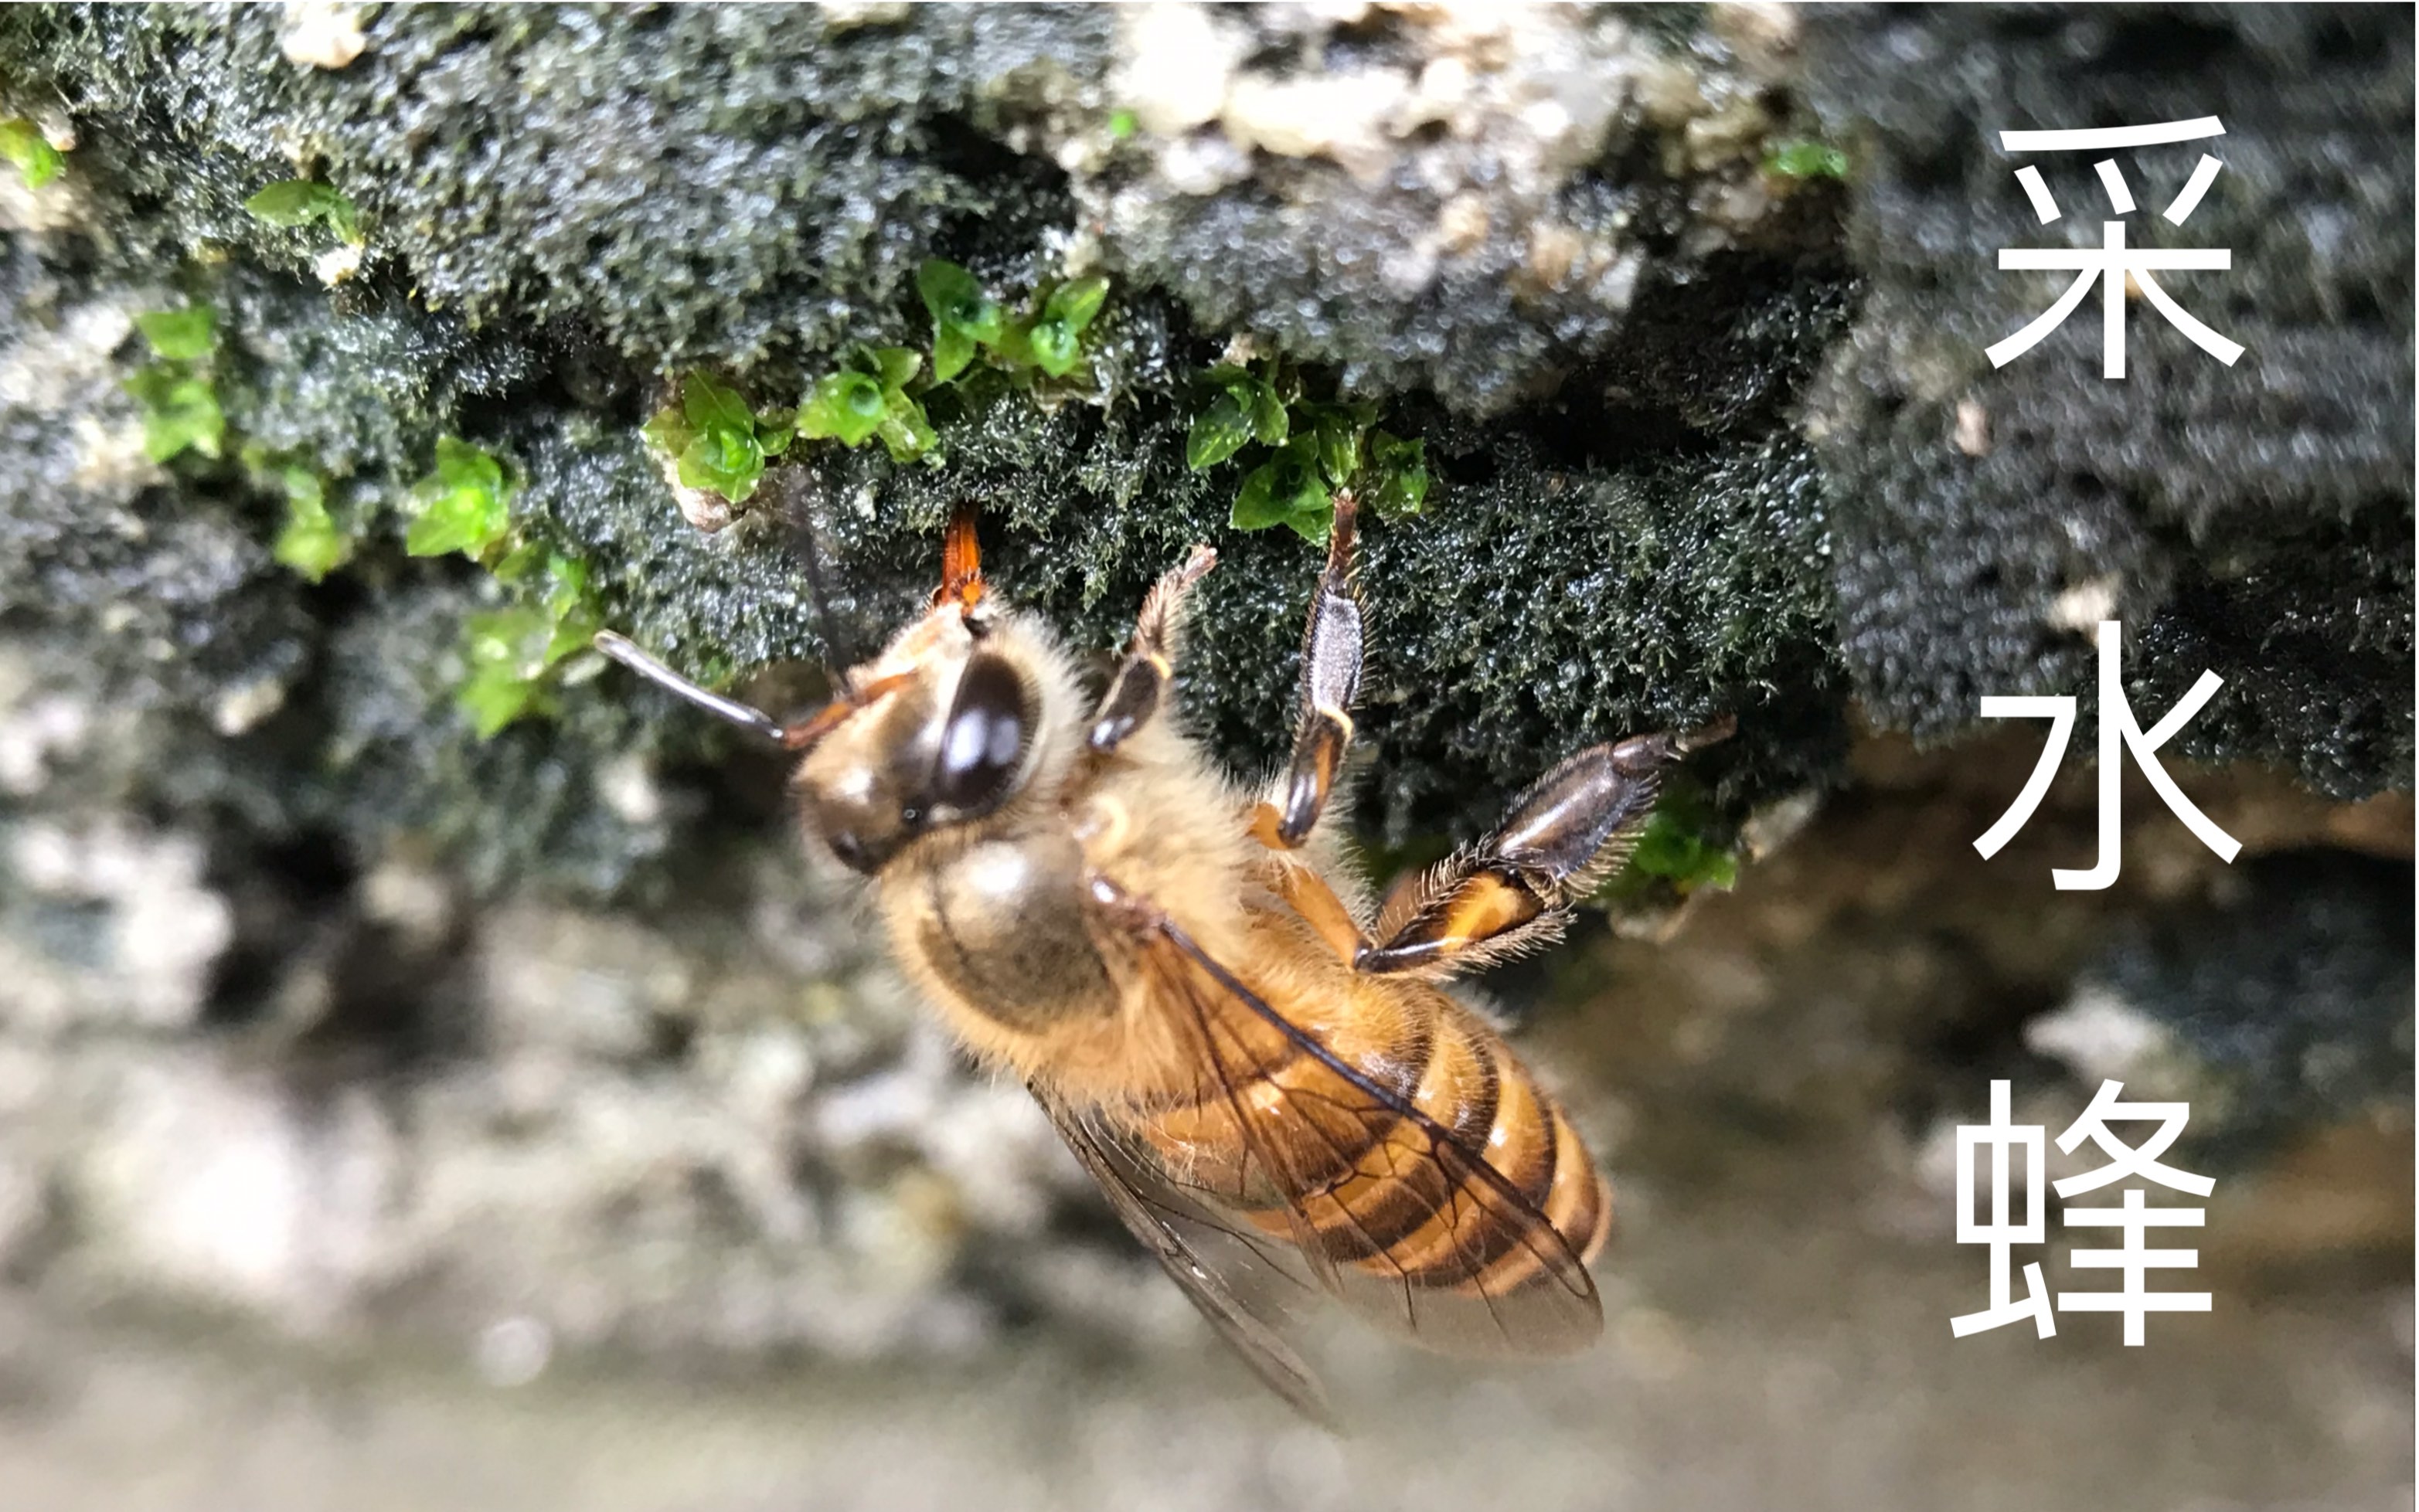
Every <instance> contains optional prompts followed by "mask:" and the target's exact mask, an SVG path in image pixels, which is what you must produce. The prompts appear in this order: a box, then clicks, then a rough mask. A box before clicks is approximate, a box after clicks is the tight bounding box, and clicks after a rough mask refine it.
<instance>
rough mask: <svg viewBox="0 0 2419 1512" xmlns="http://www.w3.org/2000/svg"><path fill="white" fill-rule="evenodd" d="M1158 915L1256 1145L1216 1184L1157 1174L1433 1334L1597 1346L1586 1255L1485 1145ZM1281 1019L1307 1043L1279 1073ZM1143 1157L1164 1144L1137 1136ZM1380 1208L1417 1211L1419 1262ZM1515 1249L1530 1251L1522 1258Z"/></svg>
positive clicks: (1228, 1222) (1151, 961) (1340, 1285)
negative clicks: (1269, 1067) (1270, 1037)
mask: <svg viewBox="0 0 2419 1512" xmlns="http://www.w3.org/2000/svg"><path fill="white" fill-rule="evenodd" d="M1151 927H1152V929H1153V932H1154V938H1152V939H1149V940H1148V942H1147V943H1146V944H1145V946H1144V949H1143V951H1142V961H1143V964H1144V967H1145V969H1146V970H1149V971H1150V972H1152V973H1153V975H1154V977H1155V978H1156V979H1157V981H1156V984H1155V985H1157V986H1158V987H1159V988H1160V989H1161V990H1162V991H1163V992H1164V993H1166V994H1167V995H1168V997H1167V1000H1168V1001H1169V1002H1170V1003H1171V1004H1172V1005H1181V1008H1182V1010H1183V1011H1186V1012H1188V1013H1189V1014H1190V1015H1191V1016H1192V1019H1193V1023H1194V1029H1195V1031H1196V1032H1197V1036H1198V1039H1197V1044H1198V1047H1199V1049H1200V1052H1201V1059H1202V1061H1203V1062H1204V1064H1203V1066H1202V1072H1203V1075H1204V1076H1205V1077H1206V1078H1208V1081H1209V1083H1210V1087H1209V1090H1210V1092H1212V1093H1213V1094H1214V1095H1216V1096H1218V1097H1219V1098H1221V1099H1222V1100H1223V1101H1224V1103H1225V1107H1226V1109H1227V1112H1228V1116H1229V1117H1230V1118H1231V1119H1232V1121H1233V1123H1234V1124H1235V1126H1236V1127H1237V1129H1238V1130H1240V1136H1241V1141H1242V1144H1243V1148H1244V1150H1245V1152H1246V1160H1245V1164H1244V1168H1243V1169H1242V1170H1241V1172H1240V1174H1239V1175H1233V1176H1231V1177H1230V1178H1229V1179H1222V1180H1220V1181H1219V1182H1217V1183H1216V1184H1214V1186H1213V1185H1208V1184H1201V1183H1199V1182H1194V1181H1187V1180H1183V1179H1180V1178H1179V1177H1178V1176H1176V1175H1174V1174H1173V1173H1170V1172H1168V1171H1167V1170H1166V1169H1165V1168H1164V1166H1163V1165H1156V1166H1155V1168H1156V1169H1157V1170H1158V1176H1157V1182H1158V1184H1162V1185H1163V1186H1166V1187H1168V1188H1170V1189H1172V1190H1173V1191H1175V1192H1176V1193H1177V1194H1178V1195H1179V1197H1180V1198H1181V1199H1184V1200H1186V1201H1188V1202H1189V1203H1190V1204H1191V1205H1192V1206H1193V1207H1194V1208H1195V1209H1197V1210H1200V1211H1203V1212H1206V1213H1208V1214H1211V1215H1213V1217H1214V1218H1215V1220H1216V1222H1217V1227H1218V1228H1219V1229H1221V1230H1222V1231H1224V1232H1225V1233H1227V1234H1230V1235H1237V1236H1239V1237H1240V1235H1242V1234H1246V1233H1256V1234H1257V1236H1258V1243H1257V1245H1256V1248H1257V1249H1259V1250H1266V1249H1267V1248H1268V1247H1269V1246H1270V1245H1271V1238H1272V1236H1271V1232H1270V1230H1271V1228H1276V1229H1281V1230H1282V1234H1281V1242H1283V1243H1286V1244H1287V1245H1289V1246H1290V1247H1291V1248H1292V1249H1293V1250H1296V1251H1298V1252H1299V1253H1300V1256H1301V1258H1302V1260H1303V1261H1304V1262H1306V1264H1307V1267H1308V1270H1309V1272H1310V1274H1311V1275H1313V1276H1314V1277H1315V1278H1316V1279H1317V1282H1318V1284H1319V1285H1320V1286H1321V1287H1323V1288H1324V1289H1325V1290H1327V1291H1331V1292H1333V1293H1334V1294H1335V1295H1336V1296H1337V1297H1338V1298H1340V1299H1341V1300H1342V1301H1343V1302H1344V1303H1345V1305H1346V1306H1348V1307H1350V1308H1351V1309H1352V1310H1353V1311H1355V1312H1358V1313H1360V1314H1361V1315H1363V1316H1364V1317H1365V1318H1367V1319H1369V1320H1371V1321H1374V1322H1377V1323H1379V1325H1381V1326H1383V1327H1386V1328H1388V1329H1390V1330H1393V1331H1394V1332H1396V1333H1400V1334H1404V1335H1408V1336H1410V1337H1411V1338H1413V1339H1414V1340H1415V1341H1417V1342H1418V1343H1420V1344H1422V1345H1425V1346H1426V1347H1427V1348H1430V1349H1435V1350H1440V1351H1442V1352H1447V1353H1452V1354H1464V1355H1537V1354H1563V1353H1568V1352H1572V1351H1574V1350H1578V1349H1581V1348H1584V1347H1585V1346H1586V1345H1588V1344H1590V1343H1592V1342H1594V1340H1595V1337H1596V1336H1597V1335H1598V1334H1599V1333H1601V1332H1602V1330H1603V1326H1604V1316H1603V1309H1602V1306H1601V1304H1600V1303H1599V1301H1598V1299H1597V1296H1596V1290H1595V1281H1594V1279H1593V1278H1592V1277H1590V1276H1589V1275H1588V1271H1587V1264H1586V1262H1585V1261H1584V1260H1581V1259H1580V1258H1579V1255H1578V1254H1577V1253H1576V1252H1574V1251H1573V1250H1572V1248H1571V1246H1570V1245H1569V1243H1568V1242H1567V1241H1565V1240H1564V1238H1563V1236H1562V1234H1561V1233H1560V1232H1558V1231H1557V1230H1556V1229H1555V1228H1554V1225H1553V1223H1552V1221H1551V1220H1550V1219H1548V1217H1547V1216H1546V1214H1544V1213H1542V1212H1540V1211H1539V1210H1538V1207H1537V1204H1536V1203H1535V1202H1534V1201H1533V1200H1531V1199H1530V1198H1529V1197H1528V1196H1526V1195H1525V1194H1523V1193H1522V1192H1521V1191H1520V1190H1519V1189H1518V1187H1516V1186H1515V1185H1514V1184H1513V1183H1512V1182H1511V1181H1510V1180H1509V1179H1507V1178H1506V1177H1505V1176H1504V1174H1503V1173H1502V1171H1501V1170H1499V1169H1497V1168H1495V1167H1494V1166H1493V1165H1491V1164H1489V1163H1488V1161H1487V1155H1486V1153H1485V1151H1484V1150H1483V1149H1482V1148H1480V1146H1479V1145H1478V1144H1477V1143H1476V1142H1474V1141H1472V1140H1471V1139H1470V1138H1467V1137H1465V1136H1464V1135H1462V1134H1459V1133H1457V1132H1456V1131H1455V1130H1453V1129H1451V1128H1448V1127H1446V1126H1445V1125H1444V1124H1442V1123H1440V1122H1438V1120H1436V1119H1435V1118H1433V1117H1431V1116H1430V1115H1429V1114H1427V1113H1426V1112H1425V1111H1424V1110H1423V1109H1422V1108H1420V1107H1418V1106H1417V1105H1416V1104H1415V1103H1414V1102H1413V1100H1412V1098H1411V1097H1410V1095H1408V1094H1407V1093H1406V1092H1403V1091H1398V1090H1396V1089H1395V1088H1394V1087H1390V1086H1388V1085H1386V1084H1385V1083H1384V1082H1383V1081H1381V1080H1379V1078H1378V1077H1374V1076H1372V1075H1371V1074H1370V1073H1369V1072H1367V1071H1365V1070H1364V1069H1363V1068H1361V1067H1359V1066H1356V1065H1354V1064H1352V1063H1351V1062H1350V1061H1347V1060H1345V1059H1344V1058H1343V1057H1341V1056H1339V1055H1337V1054H1336V1053H1335V1052H1334V1051H1333V1050H1332V1049H1330V1048H1329V1047H1328V1046H1327V1045H1326V1044H1325V1043H1324V1042H1323V1041H1322V1040H1321V1039H1320V1038H1319V1037H1318V1036H1317V1034H1315V1033H1313V1032H1311V1031H1308V1030H1305V1029H1303V1028H1302V1027H1301V1026H1299V1025H1296V1024H1294V1023H1292V1022H1291V1021H1289V1020H1288V1019H1287V1018H1286V1016H1284V1015H1283V1014H1281V1013H1279V1012H1278V1011H1277V1010H1276V1009H1274V1008H1273V1007H1271V1006H1270V1004H1269V1003H1268V1002H1267V1000H1264V999H1263V998H1261V997H1260V996H1259V995H1258V994H1257V993H1256V992H1254V991H1253V990H1252V989H1251V987H1250V986H1249V985H1246V984H1245V983H1243V982H1242V981H1240V979H1238V978H1237V977H1236V976H1235V974H1234V973H1233V972H1232V971H1230V970H1227V969H1226V968H1225V966H1224V965H1222V964H1221V963H1219V962H1218V961H1217V960H1216V959H1214V958H1213V957H1211V956H1210V955H1209V954H1208V953H1206V952H1204V951H1203V950H1202V949H1201V948H1200V947H1199V946H1198V945H1197V944H1195V943H1194V941H1193V939H1191V937H1189V936H1188V935H1186V934H1185V933H1184V932H1183V931H1182V929H1180V928H1179V926H1177V925H1176V924H1174V923H1173V922H1172V921H1168V920H1166V919H1164V918H1158V919H1154V920H1153V921H1152V922H1151ZM1262 1026H1265V1027H1262ZM1270 1029H1273V1030H1274V1031H1277V1033H1278V1034H1280V1035H1282V1036H1283V1037H1284V1039H1285V1040H1287V1041H1288V1042H1290V1045H1291V1046H1292V1048H1293V1050H1294V1051H1296V1052H1297V1053H1296V1055H1295V1056H1294V1058H1293V1060H1292V1061H1291V1063H1290V1064H1288V1065H1287V1067H1286V1069H1285V1071H1284V1074H1283V1076H1282V1077H1281V1078H1280V1077H1271V1076H1268V1075H1264V1074H1262V1073H1261V1072H1260V1071H1259V1070H1257V1069H1256V1068H1257V1067H1259V1066H1261V1065H1262V1064H1263V1063H1264V1061H1265V1051H1262V1052H1260V1053H1257V1054H1256V1053H1255V1048H1254V1046H1255V1045H1256V1043H1258V1044H1264V1043H1265V1042H1266V1040H1267V1031H1268V1030H1270ZM1482 1138H1483V1136H1482ZM1132 1159H1133V1160H1135V1161H1149V1160H1151V1159H1152V1155H1151V1153H1150V1152H1149V1151H1148V1149H1147V1148H1145V1147H1141V1146H1139V1145H1137V1146H1136V1148H1135V1149H1134V1151H1133V1153H1132ZM1380 1194H1382V1198H1381V1196H1380ZM1272 1207H1273V1208H1274V1209H1276V1210H1277V1211H1276V1212H1274V1213H1272V1212H1271V1208H1272ZM1380 1208H1383V1209H1386V1210H1391V1214H1408V1215H1409V1216H1410V1217H1411V1218H1413V1219H1416V1220H1418V1221H1417V1222H1416V1226H1415V1229H1414V1232H1413V1233H1412V1235H1411V1236H1410V1237H1411V1238H1412V1239H1413V1240H1414V1241H1415V1245H1414V1247H1413V1250H1412V1255H1411V1258H1412V1259H1413V1260H1414V1263H1410V1264H1406V1263H1404V1255H1405V1235H1404V1234H1403V1233H1401V1232H1400V1231H1398V1230H1399V1229H1401V1228H1402V1227H1403V1225H1402V1223H1401V1222H1400V1221H1399V1220H1398V1221H1396V1222H1394V1224H1393V1225H1392V1228H1391V1229H1389V1231H1383V1232H1381V1231H1379V1227H1380V1226H1382V1216H1383V1215H1381V1214H1379V1212H1378V1210H1379V1209H1380ZM1516 1253H1524V1254H1525V1255H1526V1257H1527V1258H1528V1260H1529V1262H1530V1263H1527V1264H1519V1263H1517V1262H1515V1263H1511V1264H1508V1265H1507V1263H1506V1262H1507V1260H1509V1259H1510V1257H1512V1256H1513V1255H1515V1254H1516ZM1261 1258H1262V1260H1264V1261H1265V1260H1266V1257H1265V1255H1263V1256H1262V1257H1261ZM1507 1271H1510V1272H1514V1273H1517V1274H1514V1275H1512V1276H1511V1278H1509V1279H1504V1278H1502V1277H1503V1276H1504V1275H1505V1274H1506V1272H1507Z"/></svg>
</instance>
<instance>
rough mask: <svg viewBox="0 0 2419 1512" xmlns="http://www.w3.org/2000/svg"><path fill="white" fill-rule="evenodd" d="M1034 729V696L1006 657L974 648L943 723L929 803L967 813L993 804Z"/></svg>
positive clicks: (1005, 791) (1002, 795)
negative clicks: (946, 719)
mask: <svg viewBox="0 0 2419 1512" xmlns="http://www.w3.org/2000/svg"><path fill="white" fill-rule="evenodd" d="M1032 730H1033V710H1032V695H1031V694H1030V693H1029V692H1028V691H1027V690H1026V688H1025V680H1024V679H1023V678H1021V677H1019V676H1018V675H1017V672H1016V669H1015V668H1014V667H1013V666H1011V665H1009V663H1008V660H1007V658H1005V657H1002V656H998V655H995V654H994V653H992V652H989V651H978V652H977V653H976V654H975V655H974V656H973V657H972V658H971V659H970V660H968V661H967V663H966V669H965V671H964V672H963V674H961V675H960V677H959V679H958V691H957V696H956V697H955V699H954V700H952V702H951V703H950V705H949V717H948V723H946V724H945V725H942V726H941V751H940V756H939V758H938V761H937V763H936V765H935V767H934V770H933V773H932V799H933V802H936V803H939V804H942V805H944V806H946V807H948V808H951V809H955V810H957V811H958V812H960V813H961V814H967V815H973V814H980V813H983V812H985V811H987V810H989V809H991V808H993V807H994V806H995V805H997V804H998V802H1000V801H1001V800H1002V799H1004V798H1005V797H1007V796H1008V791H1009V782H1010V780H1011V779H1012V778H1013V777H1014V776H1015V775H1016V771H1017V768H1018V766H1019V765H1021V764H1022V763H1023V761H1024V759H1025V745H1026V742H1027V741H1029V740H1030V739H1031V736H1032Z"/></svg>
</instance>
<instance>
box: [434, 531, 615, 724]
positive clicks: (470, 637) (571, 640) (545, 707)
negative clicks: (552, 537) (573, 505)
mask: <svg viewBox="0 0 2419 1512" xmlns="http://www.w3.org/2000/svg"><path fill="white" fill-rule="evenodd" d="M541 558H542V560H543V567H542V569H541V568H540V567H539V566H538V563H539V561H540V559H541ZM497 576H498V578H499V579H500V580H501V581H503V582H506V583H508V584H516V585H518V586H520V587H522V588H525V589H532V590H534V594H535V596H534V598H533V599H532V600H531V601H529V602H524V603H516V604H515V605H513V606H512V607H510V608H506V609H498V610H492V611H489V612H486V613H484V614H475V615H472V616H471V617H470V621H469V623H468V625H466V626H465V648H464V649H465V654H466V655H467V656H468V657H469V659H470V676H469V677H468V678H467V679H465V680H464V681H463V683H462V688H461V691H460V692H459V693H458V694H457V695H455V699H456V702H457V703H458V704H459V705H460V706H461V709H462V711H463V712H464V713H466V714H468V715H470V721H471V725H472V727H473V728H475V729H476V730H477V731H478V734H479V738H480V739H481V740H487V739H489V738H491V737H493V736H494V735H495V734H496V733H497V732H499V731H500V730H501V729H503V727H504V726H505V725H510V724H512V723H513V722H514V721H515V720H517V719H520V718H522V717H524V716H526V715H530V714H536V713H551V712H553V711H554V710H555V709H556V708H557V705H556V702H555V698H554V693H553V689H552V687H551V686H550V681H549V679H548V677H547V674H548V673H549V672H550V671H551V670H552V669H553V668H554V667H555V666H556V665H558V664H561V663H562V661H563V660H564V659H565V658H566V657H570V656H572V655H575V654H577V653H578V652H580V651H583V650H585V649H587V648H588V644H589V642H590V641H591V640H592V639H593V638H594V637H595V634H596V632H598V631H599V630H602V629H603V628H604V623H605V622H604V617H603V616H602V615H601V614H600V613H599V612H598V610H597V607H596V601H595V598H594V596H593V594H592V593H591V592H590V590H589V586H588V569H587V567H586V566H585V565H584V564H582V563H580V562H577V561H574V560H572V559H571V558H569V557H564V556H562V555H561V554H559V553H540V552H535V551H525V552H521V553H516V554H515V557H511V558H507V559H506V561H505V562H504V563H503V564H502V565H501V567H500V568H499V569H498V573H497Z"/></svg>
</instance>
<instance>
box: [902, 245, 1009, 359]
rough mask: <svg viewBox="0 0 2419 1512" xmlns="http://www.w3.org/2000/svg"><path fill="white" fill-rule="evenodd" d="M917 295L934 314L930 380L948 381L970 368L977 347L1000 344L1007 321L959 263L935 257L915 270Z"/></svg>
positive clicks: (1005, 314) (979, 285)
mask: <svg viewBox="0 0 2419 1512" xmlns="http://www.w3.org/2000/svg"><path fill="white" fill-rule="evenodd" d="M916 292H917V297H918V298H921V299H922V300H923V301H924V308H925V310H926V311H928V312H930V313H931V314H932V381H933V382H934V383H948V381H950V380H951V379H953V378H955V377H956V376H957V375H958V374H961V373H963V372H964V371H965V370H966V365H967V364H968V363H970V362H972V361H973V360H974V359H975V352H976V350H977V349H978V348H981V347H991V346H996V345H998V344H999V341H1000V338H1001V337H1002V336H1003V335H1005V334H1006V333H1007V330H1008V317H1007V313H1006V312H1004V311H1003V310H1001V309H1000V305H999V301H998V300H996V299H994V298H992V297H991V296H990V295H989V294H988V293H986V292H985V291H984V289H983V286H982V284H981V283H978V282H977V281H976V279H975V276H974V275H973V274H972V273H969V272H967V271H966V270H965V269H964V268H963V267H959V266H958V265H957V264H955V263H952V262H948V261H946V260H944V259H942V258H938V257H933V258H928V259H926V261H925V263H924V266H923V267H919V268H917V270H916Z"/></svg>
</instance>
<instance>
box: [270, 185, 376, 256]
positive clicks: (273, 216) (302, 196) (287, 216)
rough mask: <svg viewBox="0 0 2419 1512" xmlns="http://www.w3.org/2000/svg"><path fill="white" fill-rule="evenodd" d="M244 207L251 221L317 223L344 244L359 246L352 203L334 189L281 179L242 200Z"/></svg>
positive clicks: (358, 222)
mask: <svg viewBox="0 0 2419 1512" xmlns="http://www.w3.org/2000/svg"><path fill="white" fill-rule="evenodd" d="M243 207H244V208H245V209H246V210H247V211H249V212H251V215H252V218H253V219H254V220H255V221H264V222H266V223H268V224H270V225H273V226H306V225H310V224H311V223H313V222H314V221H317V222H321V223H323V224H325V225H326V226H327V227H328V228H329V229H330V230H331V231H333V232H334V233H335V234H336V235H337V236H338V237H342V238H344V239H345V240H347V241H349V242H355V243H358V242H360V240H361V239H362V234H361V223H360V219H359V217H358V216H357V214H356V213H355V211H354V209H353V202H352V201H351V200H348V199H347V198H346V197H345V196H344V194H343V193H342V192H341V191H338V190H337V189H336V188H335V187H334V186H333V185H330V184H317V183H313V182H312V181H310V180H309V179H304V178H285V179H280V180H279V181H278V182H276V183H274V184H270V186H268V187H267V188H265V189H263V190H261V191H259V192H257V193H255V194H254V195H253V196H252V197H251V198H250V199H248V200H245V201H244V202H243Z"/></svg>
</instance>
